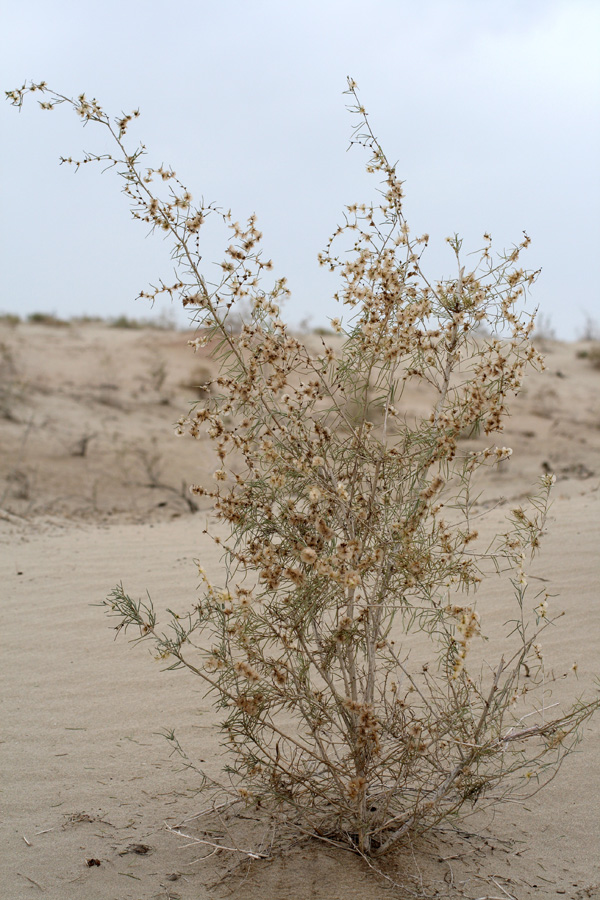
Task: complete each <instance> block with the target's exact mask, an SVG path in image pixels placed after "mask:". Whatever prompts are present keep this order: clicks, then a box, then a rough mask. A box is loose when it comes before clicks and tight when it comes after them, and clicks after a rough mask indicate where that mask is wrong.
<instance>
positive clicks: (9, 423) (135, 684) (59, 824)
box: [0, 324, 600, 900]
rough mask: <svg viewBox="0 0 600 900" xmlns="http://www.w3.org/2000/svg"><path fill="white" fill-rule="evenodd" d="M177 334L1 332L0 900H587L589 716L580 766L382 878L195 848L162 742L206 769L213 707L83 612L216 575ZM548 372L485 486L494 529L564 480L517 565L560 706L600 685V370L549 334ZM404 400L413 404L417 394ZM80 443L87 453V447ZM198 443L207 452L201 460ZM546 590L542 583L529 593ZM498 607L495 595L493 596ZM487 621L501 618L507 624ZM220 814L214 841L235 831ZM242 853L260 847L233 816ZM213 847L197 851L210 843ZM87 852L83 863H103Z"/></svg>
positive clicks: (347, 864) (298, 857)
mask: <svg viewBox="0 0 600 900" xmlns="http://www.w3.org/2000/svg"><path fill="white" fill-rule="evenodd" d="M188 339H189V335H186V334H182V333H177V332H170V331H160V330H149V329H143V330H135V329H111V328H108V327H106V326H104V325H99V324H80V325H76V324H72V325H70V326H68V327H63V328H51V327H47V326H46V327H43V326H33V325H18V326H16V327H12V328H11V327H8V326H7V325H4V326H1V328H0V348H2V363H1V364H2V366H3V368H2V373H1V374H2V382H1V384H2V392H3V393H2V395H1V396H0V400H2V404H3V406H2V409H3V415H2V417H1V418H0V446H1V448H2V452H1V458H0V501H1V502H0V565H1V569H0V584H1V586H2V587H1V594H2V596H1V604H2V607H1V608H2V629H1V631H2V635H1V639H2V644H3V647H2V664H1V665H2V682H3V688H2V695H1V702H2V715H1V721H2V736H1V740H2V743H1V744H0V756H1V759H2V835H1V838H0V841H1V844H0V846H2V853H1V863H0V865H1V867H2V868H1V875H0V885H1V891H0V895H1V896H2V897H6V898H11V900H12V898H21V897H34V896H37V895H40V896H44V897H48V898H57V900H58V898H61V900H62V898H74V900H79V898H81V900H83V898H85V900H94V898H98V900H100V898H102V900H104V898H110V900H112V898H115V900H125V898H131V900H150V898H165V900H166V898H172V900H176V898H181V900H192V898H193V900H203V898H209V897H210V898H212V897H215V898H220V897H226V896H233V897H244V898H249V900H254V898H259V897H260V898H264V900H305V898H318V900H355V898H356V900H358V898H377V900H378V898H384V897H392V898H404V897H406V898H408V897H419V896H420V897H440V898H442V897H447V898H450V900H452V898H459V897H467V898H472V900H473V898H484V897H485V898H492V897H494V898H496V897H498V898H500V897H502V898H506V897H514V898H517V900H525V898H536V897H541V898H546V897H566V898H571V900H583V898H600V810H599V806H600V740H599V738H600V716H598V717H597V718H596V719H595V720H592V721H591V722H590V723H589V725H588V726H587V727H586V729H585V735H584V741H583V742H582V743H581V745H580V747H579V748H578V751H577V753H575V754H573V755H572V756H571V757H570V758H569V759H567V761H566V763H565V765H564V766H563V768H562V769H561V771H560V772H559V774H558V776H557V777H556V778H555V780H554V781H553V782H552V783H551V784H550V785H549V786H548V787H547V788H546V789H545V790H544V791H541V792H540V793H538V794H537V795H536V796H534V797H533V798H532V799H531V800H530V801H528V803H527V804H526V805H517V804H506V805H504V806H501V807H499V808H498V809H497V810H496V812H495V814H494V815H492V814H491V813H490V812H489V811H485V812H481V813H478V812H477V810H475V815H474V817H473V818H469V819H468V820H467V822H466V823H465V825H464V828H465V833H463V834H462V835H457V834H453V833H452V832H451V831H445V832H444V831H441V832H439V833H437V834H436V835H434V836H432V837H430V838H427V839H421V840H419V841H417V842H415V843H414V844H412V845H409V846H407V847H405V848H402V849H401V850H399V851H398V852H397V853H395V854H394V855H393V856H392V857H390V858H388V859H387V860H386V861H385V863H384V865H383V868H384V871H385V874H386V875H387V877H388V879H392V880H393V881H397V882H399V883H402V884H403V885H404V887H403V888H399V887H394V886H392V884H391V882H390V880H386V878H384V877H381V876H377V875H375V874H374V873H373V872H372V871H371V870H370V869H369V868H368V866H367V865H366V863H365V862H364V861H362V860H361V859H359V858H357V857H353V856H352V855H351V854H349V853H345V852H343V851H340V850H337V849H335V848H333V847H331V848H329V847H325V846H323V845H318V844H316V843H314V842H307V843H300V844H297V845H295V846H294V847H292V848H291V849H290V850H289V851H288V852H287V853H285V854H275V856H274V857H273V858H271V859H267V860H258V861H251V860H249V859H248V858H247V857H245V856H244V855H242V854H239V853H237V854H236V853H215V854H213V855H210V856H208V857H207V858H205V859H202V857H205V856H207V854H209V853H211V852H212V848H211V847H210V846H208V845H199V844H197V843H195V844H192V845H190V841H189V840H187V839H186V838H184V837H182V836H181V835H179V834H176V833H174V832H172V831H170V830H169V826H170V827H171V828H173V827H175V826H177V825H179V824H181V823H184V824H182V826H181V830H182V831H183V832H185V833H186V834H191V835H192V836H193V837H196V838H197V837H202V836H203V834H204V839H207V837H206V834H205V833H204V832H203V831H202V829H200V828H199V827H198V822H197V820H195V819H194V818H193V817H194V816H195V815H196V814H197V813H199V812H200V811H201V810H202V809H203V803H204V800H203V798H202V796H201V795H200V794H199V793H198V789H199V787H200V777H199V775H198V774H197V773H195V772H193V771H191V770H190V769H187V768H185V767H184V766H183V765H182V761H181V759H180V758H179V757H177V756H173V755H172V753H171V751H172V745H171V744H170V743H169V742H168V741H167V740H166V738H165V737H164V736H163V735H162V734H161V732H164V731H165V730H168V729H170V728H176V730H177V735H178V737H179V739H180V740H181V742H182V744H183V745H184V746H185V747H186V748H187V749H188V750H189V751H190V755H191V756H192V757H193V758H195V759H196V760H197V761H203V762H202V765H204V766H205V767H206V769H207V771H208V772H209V773H212V774H215V775H216V774H217V773H218V771H219V769H220V765H221V763H222V750H221V747H220V738H219V732H218V728H217V724H218V720H219V717H218V714H217V713H216V712H215V710H214V709H213V708H212V706H211V703H210V700H209V699H207V698H205V697H204V692H203V690H202V687H201V685H199V684H198V683H197V679H196V680H194V679H193V677H191V676H189V675H187V674H186V673H182V672H163V671H162V669H163V668H164V665H163V664H162V663H161V662H159V661H156V660H155V659H153V657H152V655H151V653H150V652H149V647H148V646H146V645H144V646H128V644H127V640H126V639H124V638H123V636H120V637H119V638H118V639H117V640H115V639H114V638H115V633H114V630H113V627H114V622H111V620H110V619H108V618H107V617H106V616H105V614H104V613H103V611H102V610H101V609H100V608H99V607H98V605H97V604H99V603H101V602H102V600H103V599H104V598H105V597H106V595H107V594H108V592H109V591H110V590H111V588H112V587H113V586H114V585H115V584H116V583H117V582H119V581H122V582H123V583H124V585H125V587H126V589H127V590H129V591H130V592H131V593H133V594H135V595H136V596H141V595H143V594H144V592H145V591H146V590H148V591H149V592H150V594H151V595H152V597H153V599H154V600H155V601H156V603H157V606H158V607H159V608H162V607H165V606H175V607H176V608H185V606H186V604H188V603H189V602H191V601H193V598H194V596H195V588H196V581H197V575H196V568H195V564H194V560H195V559H197V558H201V560H202V562H203V564H204V565H205V566H206V567H207V568H208V569H209V570H212V571H213V572H214V573H215V574H216V573H218V566H219V559H218V554H217V553H216V552H215V548H214V546H213V545H212V543H211V542H209V541H207V539H206V537H205V536H204V535H203V534H202V531H203V528H204V527H205V522H206V512H205V511H204V510H203V509H199V510H198V511H196V512H195V513H193V512H192V511H191V510H190V507H189V503H188V501H187V500H186V496H187V495H186V494H185V492H182V489H181V486H182V482H185V483H189V482H192V481H200V480H201V479H202V478H204V477H206V475H207V473H208V472H209V471H211V461H210V459H208V458H207V454H206V453H204V452H202V448H201V447H200V448H199V446H198V444H196V443H194V442H193V441H191V439H188V438H176V437H175V436H174V430H173V425H174V423H175V422H176V421H177V419H178V417H179V416H180V415H181V414H182V413H184V412H185V411H186V409H187V406H188V405H189V403H190V402H193V400H194V399H195V396H196V394H195V391H194V389H193V387H191V386H190V385H193V383H194V382H195V381H196V382H197V381H198V380H201V379H199V378H198V377H197V376H198V373H197V372H195V371H194V370H195V369H196V368H197V367H198V366H200V365H202V366H204V367H207V366H209V362H208V361H207V360H206V359H204V358H198V356H194V354H193V353H192V351H191V350H190V348H189V347H188V346H187V340H188ZM546 351H547V371H546V373H544V374H543V375H541V376H537V375H536V376H535V377H533V378H532V379H530V381H529V382H528V385H527V388H526V390H525V392H524V393H523V395H522V396H521V397H520V398H519V399H518V401H517V402H516V403H515V404H514V406H513V416H512V418H511V420H510V422H509V425H508V427H507V429H506V434H505V435H503V436H502V443H503V444H506V445H508V446H512V447H513V449H514V454H513V457H512V459H511V461H510V463H509V464H508V465H507V466H506V467H505V471H504V472H501V473H498V474H495V475H493V476H491V477H489V479H488V481H487V482H486V484H485V485H483V486H484V487H485V492H486V493H485V496H486V498H487V502H488V504H489V505H490V507H492V506H493V507H494V508H493V509H492V510H491V512H490V516H491V517H492V518H493V517H494V516H497V517H500V516H501V515H502V514H503V511H504V507H505V506H506V504H507V503H509V502H510V501H511V500H514V499H516V498H522V496H523V495H524V494H525V493H526V492H527V490H528V489H529V488H530V486H531V484H532V482H533V481H534V480H535V478H536V477H538V476H539V475H540V474H543V472H544V471H546V470H547V469H552V470H553V471H555V472H556V474H557V484H556V487H555V492H554V496H555V500H554V504H553V507H552V511H551V515H550V521H549V527H548V535H547V536H546V538H545V540H544V545H543V551H542V554H541V556H540V557H539V559H538V560H537V562H536V563H535V567H534V569H532V574H533V576H534V577H537V578H539V579H542V578H543V579H548V581H547V582H543V583H544V585H545V586H546V585H548V586H550V587H551V590H552V592H553V593H557V594H558V595H559V596H558V597H557V598H556V599H554V600H553V603H555V604H557V606H560V608H561V609H564V610H565V616H564V617H563V619H562V620H561V623H560V628H558V627H557V628H556V629H555V631H554V632H553V633H552V634H551V635H550V636H549V637H548V638H546V640H545V644H546V648H547V653H548V655H549V657H550V658H551V660H552V664H553V665H554V666H555V668H556V671H557V672H558V671H561V672H562V671H563V670H564V671H568V670H570V667H571V665H572V663H573V662H574V661H575V660H577V663H578V680H577V681H575V680H574V678H573V677H572V675H571V676H569V678H568V679H564V681H563V682H561V683H560V685H559V687H558V688H557V691H558V692H559V693H565V695H568V693H569V692H570V693H571V694H576V695H580V694H584V693H585V694H586V695H587V696H588V697H593V696H597V690H598V687H597V682H595V680H594V679H595V678H596V679H597V677H598V676H599V675H600V653H599V652H598V651H599V646H600V600H599V592H598V587H599V584H600V562H599V554H598V548H599V547H600V492H599V487H600V392H599V390H598V387H599V386H600V372H598V371H597V370H595V369H594V368H593V366H592V365H590V363H589V359H588V358H586V357H585V355H583V354H585V353H586V352H588V351H589V345H585V344H578V345H574V344H559V343H552V344H548V345H547V347H546ZM411 402H413V403H414V407H415V409H418V408H419V403H420V402H422V401H421V399H420V398H419V396H417V395H415V396H414V397H413V398H412V400H411ZM86 436H89V439H88V440H87V443H86V445H85V447H84V448H82V441H83V439H84V438H86ZM199 451H200V452H199ZM540 583H542V582H540ZM500 602H501V598H498V603H500ZM498 614H500V613H498ZM235 827H236V826H234V824H232V823H228V822H226V821H224V822H221V823H216V824H215V823H213V833H214V837H216V838H218V840H219V841H220V842H227V840H228V839H230V838H235V839H240V836H239V834H237V837H236V835H232V834H231V832H230V831H229V830H228V829H233V830H234V831H235ZM240 834H241V835H242V837H243V839H244V840H246V841H247V844H246V847H247V848H250V849H252V848H256V847H257V846H261V839H264V840H263V844H262V846H263V848H265V847H267V848H268V845H269V839H268V829H267V827H266V826H264V824H263V823H262V822H260V821H250V820H249V821H247V822H246V823H244V824H243V830H242V832H240ZM208 839H210V838H208ZM89 861H97V862H98V863H99V865H97V864H95V862H92V864H89Z"/></svg>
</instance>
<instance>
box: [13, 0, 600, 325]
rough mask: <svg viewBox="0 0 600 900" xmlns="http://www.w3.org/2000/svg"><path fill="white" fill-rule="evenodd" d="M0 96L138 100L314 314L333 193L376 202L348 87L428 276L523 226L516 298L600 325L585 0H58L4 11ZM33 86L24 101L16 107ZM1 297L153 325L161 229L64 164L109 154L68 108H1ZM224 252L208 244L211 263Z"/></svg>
mask: <svg viewBox="0 0 600 900" xmlns="http://www.w3.org/2000/svg"><path fill="white" fill-rule="evenodd" d="M2 26H3V27H2V36H1V37H0V75H1V82H2V88H3V90H8V89H11V88H14V87H17V86H19V85H20V84H21V83H22V82H23V81H24V80H25V79H34V80H41V79H45V80H46V81H47V82H48V83H49V85H50V86H51V87H53V88H54V89H55V90H58V91H60V92H62V93H67V94H73V95H76V94H78V93H80V92H82V91H85V93H86V94H87V95H88V96H95V97H97V99H98V100H99V101H100V103H102V104H103V105H104V106H105V108H106V109H107V111H110V112H114V113H120V112H121V111H122V110H129V109H131V108H134V107H136V106H139V108H140V110H141V113H142V117H141V118H140V120H139V121H138V122H137V123H136V125H135V128H134V129H133V130H132V132H131V136H132V139H134V140H138V139H139V140H143V141H144V142H145V143H146V144H147V146H148V150H149V163H152V162H154V163H157V164H159V163H161V162H164V163H169V164H171V165H172V166H173V167H174V168H175V169H176V171H177V174H178V175H179V176H180V177H181V178H182V180H183V181H184V182H185V183H186V184H187V186H188V187H189V188H190V190H191V191H192V193H193V194H194V195H195V196H196V197H200V196H204V198H205V199H206V200H207V201H209V200H211V201H216V202H217V203H218V204H220V205H221V206H222V207H225V208H231V209H232V211H233V213H234V215H235V216H236V218H239V219H242V218H243V217H245V216H247V215H248V214H250V213H251V212H253V211H255V212H256V213H257V214H258V219H259V225H260V227H261V229H262V231H263V233H264V235H265V251H266V253H267V254H268V255H269V256H271V257H272V258H273V259H274V261H275V263H276V270H277V273H278V274H285V275H286V276H287V277H288V279H289V283H290V287H291V289H292V299H291V300H290V302H289V305H288V318H289V319H290V320H291V321H293V322H298V321H300V320H302V319H303V318H306V317H310V318H311V320H312V324H313V325H321V324H325V323H326V317H327V316H328V315H329V316H333V315H336V314H337V313H338V310H337V309H336V306H335V303H334V302H333V301H332V300H331V299H330V298H331V295H332V294H333V292H334V291H335V289H336V283H335V279H334V276H331V275H329V274H328V273H326V272H324V270H322V269H319V267H318V265H317V262H316V255H317V253H318V251H319V250H320V249H322V247H323V246H324V244H325V242H326V240H327V238H328V236H329V234H330V232H331V231H332V230H333V228H334V227H335V225H336V223H337V222H338V221H339V219H340V216H341V211H342V208H343V206H344V204H347V203H351V202H353V201H363V200H370V199H374V198H375V197H376V190H377V181H376V179H374V178H373V177H368V176H366V175H365V174H364V163H365V161H366V160H365V157H364V154H363V153H362V152H361V151H360V150H359V149H358V148H354V149H353V150H351V151H350V152H346V151H347V147H348V140H349V136H350V132H351V126H352V120H351V117H350V115H349V113H348V112H347V111H346V108H345V104H346V102H347V98H345V97H344V96H343V95H342V92H343V90H344V89H345V86H346V76H347V75H352V77H353V78H354V79H355V80H356V81H357V82H358V85H359V88H360V93H361V98H362V100H363V102H364V104H365V106H366V107H367V109H368V110H369V112H370V116H371V120H372V123H373V126H374V129H375V131H376V133H377V135H378V137H379V138H380V141H381V142H382V144H383V146H384V149H385V150H386V152H387V154H388V156H389V157H390V158H391V159H392V160H394V161H395V160H397V161H398V173H399V175H400V176H401V177H402V178H403V179H405V182H406V184H405V191H406V197H407V199H406V207H405V210H406V213H407V217H408V220H409V222H410V223H411V227H412V230H413V233H421V232H422V231H428V232H429V233H430V235H431V241H430V245H429V249H428V250H427V253H426V256H425V260H424V262H425V268H426V269H427V268H428V269H429V271H431V272H432V274H433V276H434V277H437V276H439V275H442V274H444V272H446V273H447V274H449V275H452V274H453V273H454V272H453V267H452V259H451V256H450V251H449V249H448V248H447V246H446V244H445V243H444V238H445V237H446V235H449V234H453V233H454V232H459V233H460V234H461V235H462V236H463V237H464V239H465V243H464V247H465V249H477V248H478V247H479V246H480V245H481V235H482V234H483V232H484V231H490V232H491V234H492V236H493V238H494V243H495V245H497V246H498V247H499V248H500V247H502V246H509V245H511V244H512V243H513V242H516V241H519V240H520V238H521V236H522V232H523V230H526V231H527V232H528V234H529V235H530V236H531V238H532V244H531V247H530V249H529V251H528V254H527V258H526V260H525V262H526V263H527V266H528V267H530V268H538V267H540V266H541V267H542V270H543V271H542V275H541V277H540V279H539V281H538V283H537V285H536V287H535V289H534V292H533V296H532V306H534V305H539V307H540V309H541V311H542V312H543V314H544V316H545V318H546V320H550V322H551V324H552V325H553V327H554V329H555V330H556V332H557V334H558V335H559V336H560V337H565V338H573V337H576V336H577V335H578V334H579V333H580V332H581V330H582V328H583V326H584V322H585V316H586V314H587V315H589V316H592V317H594V318H595V319H596V320H597V321H599V322H600V295H599V288H598V284H599V279H598V275H597V269H598V262H599V256H600V254H599V250H598V248H599V247H600V225H599V222H600V215H599V213H600V178H599V173H598V168H599V167H598V161H599V160H600V115H599V113H600V53H599V52H598V48H599V47H600V3H599V2H598V0H418V2H417V0H377V2H371V3H369V2H365V0H361V2H358V0H319V2H317V0H302V2H295V0H287V2H284V0H215V2H207V0H184V2H174V3H170V4H168V3H165V2H164V0H163V2H160V3H159V2H156V0H143V2H142V0H139V2H138V0H119V2H116V0H103V2H102V3H100V4H96V5H91V6H90V5H89V4H87V5H86V4H82V3H81V2H77V3H75V2H70V0H53V2H52V3H49V2H48V0H43V2H42V0H37V2H31V0H22V2H21V3H20V4H16V3H13V4H11V8H10V9H9V8H8V3H7V4H6V5H5V9H4V12H3V15H2ZM32 100H34V98H30V101H32ZM0 129H1V135H2V140H1V144H0V154H1V158H2V166H1V170H0V179H1V180H0V190H1V192H2V208H3V215H2V221H1V226H0V228H1V232H0V246H1V248H2V250H1V252H2V265H1V266H0V279H1V281H0V292H1V293H0V309H1V310H4V311H12V312H18V313H20V314H21V315H27V314H28V313H30V312H33V311H49V312H55V313H57V314H58V315H61V316H72V315H93V314H96V315H98V314H100V315H106V316H116V315H120V314H124V315H128V316H136V317H146V316H148V315H151V313H150V311H149V310H148V308H147V307H146V306H145V305H144V303H143V301H136V300H135V297H136V295H137V293H138V292H139V291H140V290H141V289H144V288H145V287H146V285H147V284H148V283H149V282H153V281H156V280H158V279H159V278H160V277H164V278H165V279H169V278H170V276H171V273H172V268H171V264H170V262H169V254H168V251H167V248H166V247H165V245H164V242H163V241H162V239H161V238H159V237H147V236H146V232H145V230H144V227H143V226H140V225H139V224H137V223H135V222H133V221H132V220H131V219H130V217H129V213H128V209H127V204H126V202H125V198H124V197H123V196H122V195H121V194H120V185H119V182H118V179H117V178H116V177H115V176H114V174H111V173H108V174H106V175H104V176H102V175H101V174H100V170H99V169H97V170H90V167H86V168H85V169H84V170H82V171H80V172H79V173H78V174H77V175H75V174H73V172H72V171H71V170H69V169H68V168H67V167H60V166H59V165H58V157H59V156H60V155H61V154H64V155H67V156H68V155H73V156H77V155H78V154H79V153H80V152H81V151H82V149H87V150H99V151H102V150H103V149H105V147H106V144H105V141H104V138H103V136H102V134H101V133H100V131H99V130H98V129H97V128H96V129H94V128H93V127H92V126H89V127H88V128H86V129H85V131H84V130H83V129H82V128H81V125H80V123H79V121H78V120H77V119H76V117H75V116H74V115H73V113H71V112H70V111H69V110H67V109H66V108H64V107H63V108H61V109H58V110H56V111H55V112H53V113H51V114H47V113H42V112H41V111H40V110H38V108H37V104H36V103H35V102H30V103H29V104H27V105H26V106H25V108H24V109H23V111H22V112H21V114H20V115H19V114H18V113H17V111H16V110H14V109H12V108H11V107H10V106H9V105H8V104H7V103H4V104H3V105H2V108H1V109H0ZM220 258H221V255H220V248H219V247H218V246H217V245H216V244H211V243H210V241H209V243H208V244H207V247H206V255H205V259H206V264H207V273H208V274H209V275H210V271H211V262H213V261H218V260H219V259H220Z"/></svg>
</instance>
